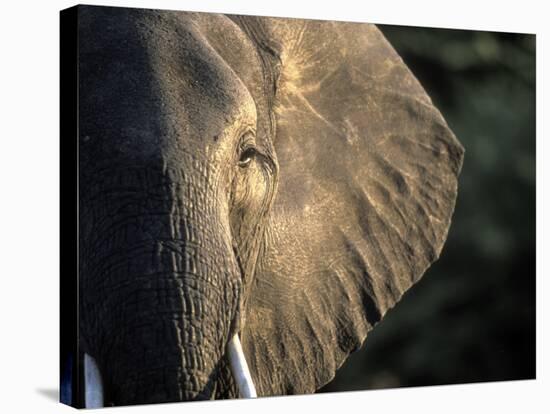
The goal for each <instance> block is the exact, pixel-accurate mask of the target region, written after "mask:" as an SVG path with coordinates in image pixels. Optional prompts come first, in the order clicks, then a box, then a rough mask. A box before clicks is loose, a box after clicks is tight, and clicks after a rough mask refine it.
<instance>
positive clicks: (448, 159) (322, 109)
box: [239, 17, 464, 395]
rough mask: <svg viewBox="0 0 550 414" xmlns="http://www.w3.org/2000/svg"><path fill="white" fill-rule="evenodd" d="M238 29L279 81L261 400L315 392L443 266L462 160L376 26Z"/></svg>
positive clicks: (252, 302)
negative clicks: (436, 265)
mask: <svg viewBox="0 0 550 414" xmlns="http://www.w3.org/2000/svg"><path fill="white" fill-rule="evenodd" d="M239 24H240V25H241V26H242V27H243V28H244V30H245V31H246V32H247V33H249V35H250V36H252V37H253V38H254V40H255V41H256V42H257V44H258V45H259V49H260V50H262V51H263V52H262V53H264V55H265V56H271V61H272V62H277V65H275V66H276V67H277V71H278V81H277V84H276V88H274V91H275V92H274V100H273V102H274V103H273V109H274V113H275V118H274V122H275V123H276V129H275V131H276V132H275V136H274V147H275V152H276V154H277V158H278V162H279V181H278V189H277V194H276V196H275V199H274V201H273V206H272V211H271V223H270V226H269V230H268V231H267V233H266V237H265V239H266V240H265V252H264V254H263V255H262V258H261V260H260V262H259V264H258V267H257V272H256V278H255V281H254V285H253V286H252V288H251V289H252V291H251V293H250V297H249V300H248V308H247V320H246V326H245V328H244V331H243V332H242V337H243V344H244V347H245V353H246V355H247V358H248V359H249V364H250V366H251V371H252V375H253V379H254V381H255V383H256V386H257V388H258V391H259V393H260V394H261V395H274V394H289V393H299V394H301V393H312V392H314V391H315V390H317V389H318V388H320V387H321V386H323V385H324V384H326V383H327V382H328V381H330V380H331V379H332V378H333V377H334V374H335V371H336V370H337V369H338V368H339V367H340V365H341V364H342V363H343V362H344V360H345V359H346V357H347V356H348V355H349V354H350V353H351V352H353V351H354V350H357V349H358V348H359V347H360V346H361V345H362V343H363V341H364V340H365V338H366V336H367V333H368V332H369V331H370V330H371V329H372V327H373V326H374V325H375V324H376V323H377V322H378V321H380V319H381V318H382V317H383V316H384V314H385V313H386V312H387V311H388V310H389V309H390V308H392V307H393V306H394V305H395V304H396V303H397V301H399V299H400V298H401V296H402V295H403V293H404V292H405V291H407V289H409V288H410V287H411V286H412V285H413V284H414V283H415V282H417V281H418V280H419V278H420V277H421V276H422V274H423V273H424V272H425V270H426V269H427V268H428V266H429V265H430V264H431V263H432V262H433V261H434V260H436V259H437V258H438V256H439V254H440V251H441V249H442V246H443V243H444V241H445V238H446V236H447V232H448V230H449V225H450V221H451V216H452V212H453V209H454V205H455V200H456V194H457V176H458V174H459V171H460V168H461V165H462V158H463V152H464V150H463V148H462V146H461V145H460V143H459V142H458V141H457V140H456V138H455V136H454V135H453V133H452V132H451V131H450V129H449V127H448V126H447V124H446V123H445V121H444V119H443V118H442V116H441V114H440V113H439V111H438V110H437V109H436V108H435V107H434V105H433V104H432V102H431V100H430V98H429V97H428V96H427V95H426V92H425V91H424V89H423V88H422V87H421V85H420V84H419V82H418V81H417V80H416V79H415V77H414V76H413V75H412V74H411V72H410V71H409V69H408V68H407V67H406V65H405V64H404V63H403V61H402V59H401V58H400V57H399V56H398V55H397V53H396V52H395V51H394V49H393V48H392V47H391V46H390V44H389V43H388V42H387V41H386V40H385V38H384V37H383V35H382V34H381V32H380V31H379V30H378V29H377V28H376V27H375V26H373V25H369V24H357V23H336V22H321V21H312V20H299V19H272V18H254V17H246V18H242V19H241V20H239ZM273 57H274V58H273ZM266 60H269V59H266Z"/></svg>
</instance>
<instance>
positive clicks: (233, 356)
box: [227, 334, 257, 398]
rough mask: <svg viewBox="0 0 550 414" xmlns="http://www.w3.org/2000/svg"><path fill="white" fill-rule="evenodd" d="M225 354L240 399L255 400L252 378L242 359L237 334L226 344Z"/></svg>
mask: <svg viewBox="0 0 550 414" xmlns="http://www.w3.org/2000/svg"><path fill="white" fill-rule="evenodd" d="M227 353H228V356H229V366H230V367H231V373H232V374H233V378H234V379H235V382H236V383H237V387H238V388H239V393H240V395H241V397H243V398H256V397H257V395H256V388H255V387H254V382H253V381H252V376H251V375H250V370H249V369H248V364H247V363H246V359H245V357H244V353H243V348H242V346H241V341H240V340H239V334H235V335H234V336H233V338H231V340H230V341H229V343H228V344H227Z"/></svg>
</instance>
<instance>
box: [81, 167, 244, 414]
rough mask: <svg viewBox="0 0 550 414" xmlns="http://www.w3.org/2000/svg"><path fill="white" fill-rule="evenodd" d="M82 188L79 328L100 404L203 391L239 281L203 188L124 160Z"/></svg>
mask: <svg viewBox="0 0 550 414" xmlns="http://www.w3.org/2000/svg"><path fill="white" fill-rule="evenodd" d="M84 187H85V188H86V192H85V196H83V197H81V234H80V299H81V300H80V303H81V316H80V320H81V335H82V336H83V337H84V338H85V342H86V344H87V347H88V349H87V350H86V351H87V352H88V353H89V354H91V355H93V356H94V357H95V358H96V359H97V361H98V363H99V365H100V367H101V371H102V376H103V381H104V384H105V388H106V399H107V402H112V403H114V404H115V405H125V404H138V403H154V402H169V401H182V400H193V399H208V398H211V397H212V396H213V394H214V393H215V392H216V389H215V388H216V383H217V382H218V376H219V373H220V371H223V369H221V368H222V365H223V364H224V363H225V362H224V360H223V356H224V353H225V346H226V344H227V342H228V340H229V337H230V335H231V334H232V333H233V332H231V327H232V325H233V321H234V320H235V318H236V317H237V315H236V314H237V311H238V304H239V300H240V292H241V288H242V281H241V275H240V273H239V270H238V267H237V264H236V262H235V259H234V256H233V255H232V254H231V252H232V250H231V242H230V239H229V235H227V234H226V233H227V232H225V231H224V230H223V229H224V228H225V227H226V226H224V225H222V224H221V223H220V222H219V220H216V218H215V217H216V215H215V214H213V213H212V212H213V211H216V206H215V205H214V204H213V201H212V198H210V197H208V195H207V194H203V192H202V191H201V190H200V189H201V188H206V186H204V187H202V186H200V183H197V184H196V186H193V185H191V184H189V183H187V181H186V180H185V179H184V174H183V173H182V172H181V171H178V170H169V171H166V170H159V171H156V170H153V169H146V170H144V169H131V168H127V169H124V170H123V171H122V172H121V171H118V172H116V173H112V174H107V175H105V176H101V177H94V179H93V180H90V181H89V182H86V183H85V184H84ZM191 206H193V207H191ZM207 212H209V214H206V213H207ZM218 392H219V390H218Z"/></svg>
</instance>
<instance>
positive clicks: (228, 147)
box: [75, 6, 464, 405]
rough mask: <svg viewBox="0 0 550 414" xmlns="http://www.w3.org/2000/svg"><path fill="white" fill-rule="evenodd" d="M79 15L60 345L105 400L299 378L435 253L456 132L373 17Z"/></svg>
mask: <svg viewBox="0 0 550 414" xmlns="http://www.w3.org/2000/svg"><path fill="white" fill-rule="evenodd" d="M76 17H77V42H78V52H77V57H78V59H77V64H78V158H79V159H78V185H79V187H78V208H79V213H78V214H79V215H78V218H79V228H78V232H79V233H78V246H79V247H78V263H79V267H78V271H79V274H78V283H79V285H78V301H79V305H78V306H79V308H78V324H79V325H78V326H79V329H78V335H79V336H78V346H79V356H78V358H76V359H77V360H78V361H77V362H76V363H75V365H78V366H81V371H80V372H82V370H84V368H82V367H86V366H87V367H88V368H86V369H87V370H88V371H86V372H87V373H86V378H88V381H91V380H89V378H93V377H95V378H100V379H101V392H100V398H101V402H100V404H103V405H131V404H144V403H160V402H176V401H191V400H205V399H229V398H239V397H243V396H254V395H257V396H273V395H287V394H307V393H313V392H315V391H316V390H317V389H319V388H320V387H322V386H323V385H325V384H326V383H328V382H329V381H330V380H331V379H332V378H333V377H334V375H335V372H336V370H337V369H338V368H339V367H340V366H341V365H342V364H343V362H344V361H345V360H346V358H347V357H348V355H350V354H351V353H352V352H354V351H356V350H358V349H359V348H360V347H361V346H362V345H363V343H364V341H365V339H366V337H367V334H368V333H369V332H370V331H371V330H372V329H373V327H374V326H375V325H376V324H377V323H378V322H379V321H380V320H381V319H382V317H383V316H384V315H385V314H386V312H387V311H388V310H390V309H391V308H392V307H393V306H394V305H395V304H396V303H397V302H398V301H399V300H400V298H401V297H402V295H403V294H404V293H405V292H406V291H407V290H408V289H409V288H410V287H411V286H412V285H413V284H415V283H416V282H417V281H418V280H419V279H420V278H421V276H422V275H423V274H424V272H425V271H426V269H427V268H428V267H429V266H430V265H431V264H432V263H433V262H434V261H435V260H436V259H437V258H438V257H439V255H440V253H441V250H442V247H443V244H444V242H445V240H446V238H447V234H448V231H449V227H450V224H451V218H452V214H453V210H454V207H455V202H456V197H457V187H458V184H457V183H458V176H459V173H460V170H461V168H462V161H463V156H464V149H463V147H462V145H461V144H460V142H459V141H458V140H457V138H456V137H455V135H454V133H453V132H452V131H451V129H450V128H449V126H448V125H447V123H446V121H445V120H444V118H443V116H442V115H441V113H440V112H439V110H438V109H437V108H436V107H435V106H434V104H433V103H432V101H431V99H430V98H429V96H428V95H427V93H426V91H425V90H424V89H423V87H422V86H421V85H420V83H419V81H418V80H417V79H416V78H415V77H414V75H413V74H412V73H411V71H410V70H409V69H408V68H407V66H406V64H405V63H404V62H403V60H402V59H401V58H400V57H399V55H398V54H397V52H396V51H395V50H394V49H393V48H392V46H391V45H390V44H389V43H388V41H387V40H386V39H385V38H384V36H383V34H382V33H381V32H380V30H379V29H378V28H377V27H376V26H375V25H372V24H366V23H350V22H331V21H317V20H307V19H291V18H270V17H257V16H240V15H224V14H210V13H198V12H183V11H169V10H147V9H133V8H118V7H98V6H77V12H76ZM83 357H84V359H85V360H86V361H88V362H85V361H84V359H83ZM83 361H84V362H83ZM247 387H248V388H247ZM247 389H248V391H247Z"/></svg>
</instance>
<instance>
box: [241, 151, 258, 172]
mask: <svg viewBox="0 0 550 414" xmlns="http://www.w3.org/2000/svg"><path fill="white" fill-rule="evenodd" d="M256 154H257V151H256V148H254V147H248V148H246V149H244V150H243V151H242V152H241V155H240V156H239V162H238V165H239V167H241V168H247V167H248V166H249V165H250V163H251V162H252V159H253V158H254V157H255V156H256Z"/></svg>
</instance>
